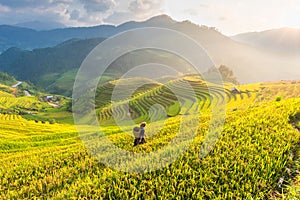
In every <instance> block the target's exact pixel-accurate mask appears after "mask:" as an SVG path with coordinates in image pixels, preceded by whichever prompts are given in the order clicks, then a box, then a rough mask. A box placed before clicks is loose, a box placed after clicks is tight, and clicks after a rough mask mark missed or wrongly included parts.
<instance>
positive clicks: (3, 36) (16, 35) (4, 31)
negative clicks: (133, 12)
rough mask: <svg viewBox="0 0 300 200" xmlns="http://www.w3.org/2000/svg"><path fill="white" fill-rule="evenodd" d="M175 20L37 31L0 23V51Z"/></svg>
mask: <svg viewBox="0 0 300 200" xmlns="http://www.w3.org/2000/svg"><path fill="white" fill-rule="evenodd" d="M172 23H176V21H174V20H172V19H171V18H170V17H169V16H167V15H160V16H156V17H153V18H151V19H149V20H147V21H145V22H135V21H130V22H126V23H124V24H121V25H119V26H114V25H99V26H92V27H70V28H58V29H53V30H41V31H37V30H34V29H30V28H23V27H18V26H11V25H0V52H3V51H5V50H7V49H8V48H10V47H17V48H21V49H29V50H30V49H34V48H43V47H51V46H55V45H57V44H59V43H61V42H64V41H66V40H69V39H72V38H80V39H88V38H108V37H111V36H113V35H115V34H117V33H120V32H122V31H126V30H129V29H133V28H139V27H145V26H166V25H170V24H172Z"/></svg>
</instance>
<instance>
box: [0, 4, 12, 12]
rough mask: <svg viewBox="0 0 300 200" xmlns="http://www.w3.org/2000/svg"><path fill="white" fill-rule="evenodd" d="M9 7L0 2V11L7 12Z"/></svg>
mask: <svg viewBox="0 0 300 200" xmlns="http://www.w3.org/2000/svg"><path fill="white" fill-rule="evenodd" d="M9 11H10V8H9V7H7V6H3V5H1V4H0V12H9Z"/></svg>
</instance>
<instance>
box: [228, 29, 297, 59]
mask: <svg viewBox="0 0 300 200" xmlns="http://www.w3.org/2000/svg"><path fill="white" fill-rule="evenodd" d="M231 38H232V39H234V40H236V41H238V42H243V43H245V44H249V45H252V46H254V47H259V48H264V49H267V50H272V51H277V52H294V53H295V52H296V53H299V52H300V28H299V29H294V28H279V29H272V30H266V31H262V32H249V33H243V34H238V35H235V36H233V37H231Z"/></svg>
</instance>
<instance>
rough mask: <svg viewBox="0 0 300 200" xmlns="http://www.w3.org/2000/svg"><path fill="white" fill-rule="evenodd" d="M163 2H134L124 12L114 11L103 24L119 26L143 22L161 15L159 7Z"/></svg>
mask: <svg viewBox="0 0 300 200" xmlns="http://www.w3.org/2000/svg"><path fill="white" fill-rule="evenodd" d="M163 3H164V0H134V1H131V2H130V3H129V5H128V8H127V9H126V10H125V11H115V12H113V13H112V14H111V15H109V16H108V17H107V18H105V19H104V21H105V22H109V23H113V24H120V23H123V22H126V21H131V20H144V19H147V18H149V17H152V16H154V15H158V14H161V13H162V10H161V7H162V4H163Z"/></svg>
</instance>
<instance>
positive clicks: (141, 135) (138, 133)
mask: <svg viewBox="0 0 300 200" xmlns="http://www.w3.org/2000/svg"><path fill="white" fill-rule="evenodd" d="M145 126H146V122H142V123H141V124H140V127H138V126H137V127H134V128H133V135H134V144H133V146H136V145H138V144H144V143H145Z"/></svg>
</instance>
